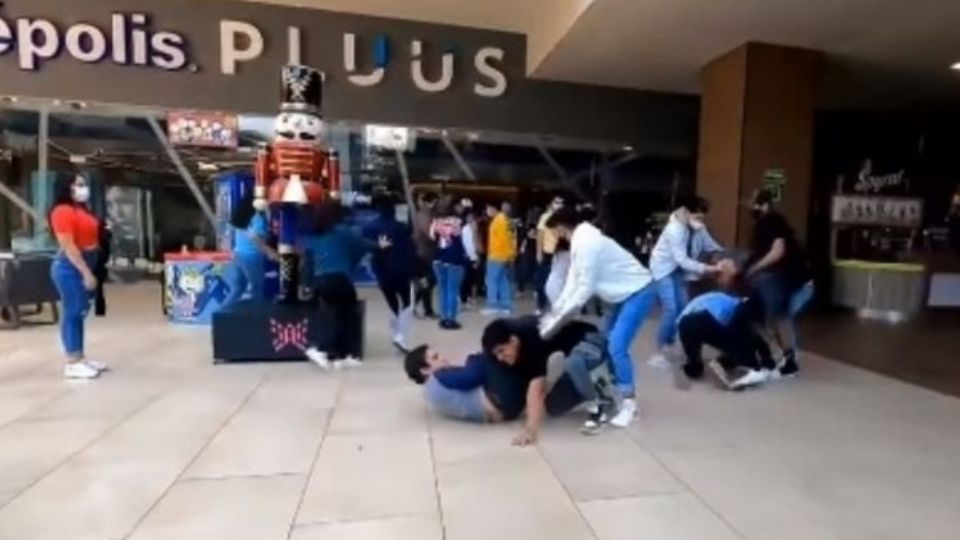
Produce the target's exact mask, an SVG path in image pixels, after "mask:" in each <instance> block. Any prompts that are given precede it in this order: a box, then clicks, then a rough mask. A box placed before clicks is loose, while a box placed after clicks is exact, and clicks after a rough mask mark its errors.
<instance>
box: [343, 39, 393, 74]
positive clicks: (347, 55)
mask: <svg viewBox="0 0 960 540" xmlns="http://www.w3.org/2000/svg"><path fill="white" fill-rule="evenodd" d="M343 68H344V69H346V70H347V73H348V74H349V75H347V79H349V80H350V82H352V83H353V84H355V85H357V86H375V85H377V84H380V81H382V80H383V75H384V72H385V71H386V70H385V69H384V68H383V67H378V68H376V69H374V70H373V71H372V72H370V73H366V74H363V73H356V71H357V36H356V35H354V34H349V33H348V34H344V35H343Z"/></svg>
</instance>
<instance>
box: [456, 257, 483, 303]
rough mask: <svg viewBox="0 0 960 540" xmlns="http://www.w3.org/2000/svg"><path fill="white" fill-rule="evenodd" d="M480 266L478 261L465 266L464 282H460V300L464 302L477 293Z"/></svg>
mask: <svg viewBox="0 0 960 540" xmlns="http://www.w3.org/2000/svg"><path fill="white" fill-rule="evenodd" d="M478 267H479V265H478V264H477V263H471V264H470V265H468V266H467V267H466V268H465V272H464V274H463V283H461V284H460V302H462V303H464V304H465V303H467V302H469V301H470V300H471V299H473V298H474V297H475V296H476V295H477V280H478V279H479V270H478Z"/></svg>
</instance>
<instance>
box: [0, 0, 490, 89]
mask: <svg viewBox="0 0 960 540" xmlns="http://www.w3.org/2000/svg"><path fill="white" fill-rule="evenodd" d="M281 33H282V34H283V35H281V36H277V35H270V34H268V33H267V32H265V31H264V29H262V28H260V27H259V26H258V25H257V24H255V23H253V22H250V21H245V20H239V19H222V20H220V21H217V28H216V35H217V37H218V38H219V39H218V43H217V45H218V47H219V55H218V56H219V62H218V65H215V66H210V65H208V66H201V65H200V64H199V63H198V62H197V61H195V60H194V59H193V58H191V48H190V44H189V42H188V39H187V37H186V35H185V34H184V33H181V32H178V31H174V30H169V29H164V28H159V27H157V25H155V24H154V21H153V19H152V17H151V16H150V15H149V14H147V13H143V12H129V13H126V12H114V13H110V14H108V15H106V16H105V17H103V19H102V21H100V22H95V21H89V20H84V21H77V22H66V23H65V22H58V21H54V20H52V19H50V18H45V17H35V16H20V17H13V16H11V15H9V14H8V13H7V10H5V9H3V7H2V4H0V57H2V56H13V57H15V61H16V65H17V67H18V68H19V69H20V70H22V71H27V72H31V71H38V70H41V69H43V68H44V66H45V65H47V64H49V63H51V62H55V61H66V60H72V61H75V62H80V63H83V64H100V63H103V62H110V63H112V64H115V65H118V66H139V67H143V68H152V69H157V70H162V71H186V72H191V73H198V72H200V71H202V70H204V71H208V72H209V70H211V69H213V70H217V71H218V75H221V76H227V77H235V76H237V75H238V74H239V73H240V72H241V71H242V70H243V69H244V66H247V65H250V64H252V63H256V62H263V61H264V56H265V53H266V52H267V49H268V43H270V44H273V46H274V47H282V49H283V51H284V53H285V57H286V58H285V60H286V62H287V63H295V64H299V63H308V64H310V63H311V61H312V59H311V58H307V57H306V56H308V55H306V54H305V47H304V45H305V42H306V41H307V39H309V37H310V36H309V35H308V33H307V32H305V30H304V29H303V28H301V27H299V26H293V25H288V26H287V27H286V28H285V31H284V32H281ZM361 40H362V37H360V36H358V34H357V33H355V32H342V40H341V41H340V43H341V45H342V55H341V62H339V63H340V66H338V67H339V69H340V70H342V73H343V75H344V77H345V78H346V80H347V81H349V82H350V83H351V84H353V85H355V86H360V87H373V86H377V85H379V84H380V83H381V82H382V81H383V80H384V78H385V77H386V75H387V72H388V70H396V71H400V69H401V68H400V65H401V64H402V63H403V60H406V61H407V63H408V65H409V75H410V82H411V84H412V85H413V86H414V87H415V88H416V89H418V90H420V91H422V92H426V93H439V92H445V91H447V90H449V89H450V88H451V86H452V83H453V80H454V77H455V76H457V74H458V71H463V72H464V73H465V74H464V75H463V76H464V77H469V78H470V89H471V91H472V92H473V93H474V94H475V95H477V96H480V97H484V98H496V97H500V96H502V95H503V94H504V93H505V92H506V90H507V77H506V75H505V73H504V71H503V69H502V67H501V66H502V64H503V62H504V57H505V55H506V53H505V51H504V49H502V48H500V47H495V46H484V47H480V48H479V49H478V50H477V51H476V53H475V54H473V55H472V57H471V58H463V56H465V55H464V54H462V53H460V54H458V53H456V52H453V51H450V50H440V51H436V53H435V54H428V52H427V47H428V42H427V40H425V39H423V38H414V39H411V40H410V41H409V42H408V43H404V44H402V45H398V46H397V48H398V50H399V51H401V53H406V57H407V58H402V59H400V60H399V61H394V60H393V58H392V55H391V49H392V46H393V40H391V39H390V37H389V36H388V35H387V34H386V33H379V34H377V35H375V36H374V37H373V38H372V39H371V44H372V46H371V47H370V48H369V50H370V52H371V53H372V54H370V55H368V58H361V56H360V55H359V53H358V50H359V49H360V42H361ZM434 49H438V47H434ZM397 56H398V57H400V56H402V55H400V54H398V55H397ZM458 56H459V57H461V58H458ZM371 57H372V58H371ZM361 64H364V65H367V66H368V67H367V68H366V69H364V68H361V67H360V66H361ZM431 64H433V65H431ZM394 65H396V66H397V67H394ZM318 67H321V68H322V69H324V70H325V71H327V72H328V75H334V74H335V73H330V67H331V66H318ZM430 71H436V72H437V73H436V75H433V76H430V75H428V74H427V73H428V72H430Z"/></svg>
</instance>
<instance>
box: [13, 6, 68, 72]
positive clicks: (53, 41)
mask: <svg viewBox="0 0 960 540" xmlns="http://www.w3.org/2000/svg"><path fill="white" fill-rule="evenodd" d="M17 38H18V39H17V42H18V43H17V45H18V47H17V48H18V49H19V51H20V67H21V68H22V69H26V70H30V71H33V70H35V69H37V68H39V67H40V61H41V60H49V59H51V58H53V57H54V56H56V55H57V52H58V51H59V50H60V33H59V32H58V31H57V27H56V26H54V25H53V23H52V22H50V21H45V20H43V19H35V20H33V19H19V20H18V21H17Z"/></svg>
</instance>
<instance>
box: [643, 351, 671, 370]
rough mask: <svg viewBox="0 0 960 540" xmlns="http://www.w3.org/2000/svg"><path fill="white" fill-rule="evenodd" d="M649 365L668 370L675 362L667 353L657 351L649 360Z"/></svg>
mask: <svg viewBox="0 0 960 540" xmlns="http://www.w3.org/2000/svg"><path fill="white" fill-rule="evenodd" d="M647 365H648V366H650V367H652V368H654V369H658V370H660V371H667V370H668V369H670V368H672V367H673V363H671V362H670V359H669V358H667V355H665V354H663V353H657V354H655V355H653V356H651V357H650V360H648V361H647Z"/></svg>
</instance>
